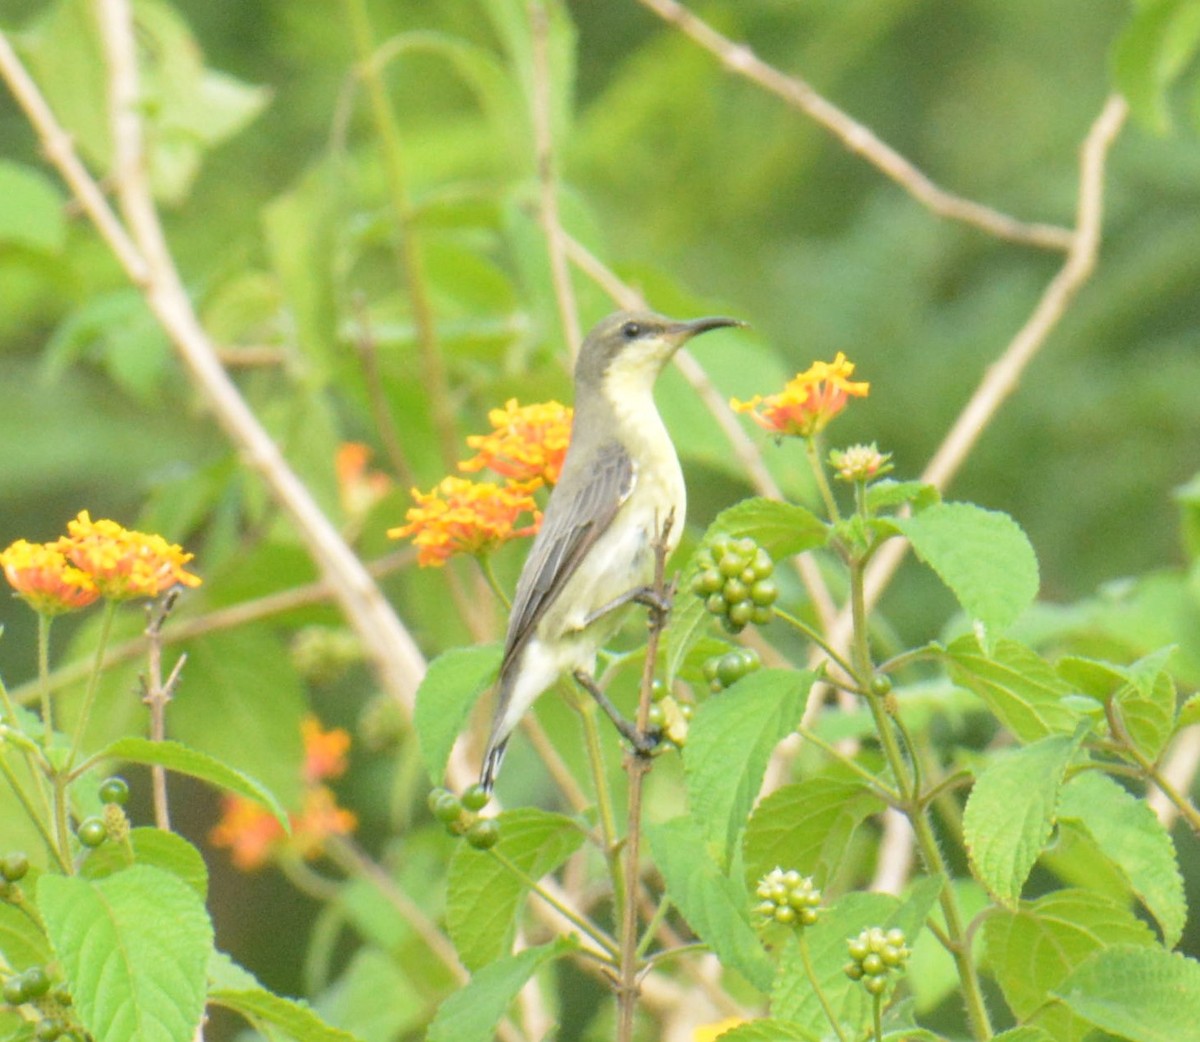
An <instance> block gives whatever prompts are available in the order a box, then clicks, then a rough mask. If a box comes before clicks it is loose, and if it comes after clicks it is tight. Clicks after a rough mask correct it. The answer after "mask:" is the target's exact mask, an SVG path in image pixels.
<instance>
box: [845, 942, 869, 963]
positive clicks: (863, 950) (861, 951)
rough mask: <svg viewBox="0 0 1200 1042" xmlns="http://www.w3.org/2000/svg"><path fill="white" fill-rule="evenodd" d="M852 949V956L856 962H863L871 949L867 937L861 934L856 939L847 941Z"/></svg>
mask: <svg viewBox="0 0 1200 1042" xmlns="http://www.w3.org/2000/svg"><path fill="white" fill-rule="evenodd" d="M847 944H848V947H849V949H850V958H852V959H853V960H854V961H855V962H862V961H863V959H865V958H866V957H867V955H868V954H869V953H870V951H871V949H870V948H868V947H867V942H866V939H865V938H864V937H862V936H859V937H858V938H857V939H856V940H853V941H849V942H847Z"/></svg>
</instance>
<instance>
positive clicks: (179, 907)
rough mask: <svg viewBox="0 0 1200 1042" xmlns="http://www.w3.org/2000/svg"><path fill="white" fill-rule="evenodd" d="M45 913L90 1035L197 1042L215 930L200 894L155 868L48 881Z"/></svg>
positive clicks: (41, 899)
mask: <svg viewBox="0 0 1200 1042" xmlns="http://www.w3.org/2000/svg"><path fill="white" fill-rule="evenodd" d="M37 903H38V909H39V911H40V912H41V914H42V919H43V921H44V922H45V924H46V931H47V933H48V934H49V935H50V940H51V943H52V944H53V945H54V951H55V955H56V956H57V958H58V960H59V962H60V964H61V966H62V968H63V974H64V976H65V977H66V980H67V983H68V985H69V986H70V989H71V996H72V998H73V999H74V1009H75V1011H76V1012H77V1013H78V1015H79V1018H80V1020H81V1021H82V1023H83V1025H84V1027H86V1028H87V1030H88V1031H89V1032H91V1034H92V1035H94V1036H95V1037H96V1038H97V1039H99V1040H103V1042H110V1040H111V1042H116V1040H117V1039H120V1040H121V1042H190V1040H191V1039H192V1038H193V1037H194V1035H195V1032H196V1029H197V1027H199V1025H200V1020H201V1017H202V1015H203V1012H204V998H205V991H206V987H205V981H206V970H207V966H208V960H209V954H210V952H211V950H212V941H213V933H212V924H211V923H210V922H209V918H208V913H207V912H206V911H205V910H204V903H203V902H202V901H201V900H200V897H199V895H198V894H197V893H196V891H195V890H194V889H192V887H190V886H188V885H187V884H186V883H184V882H183V881H182V880H180V879H177V878H176V877H175V876H173V875H171V874H170V873H169V872H164V871H162V870H161V869H157V868H153V867H151V866H149V865H134V866H133V867H132V868H128V869H126V870H125V871H124V872H119V873H117V874H116V875H112V876H109V877H108V878H106V879H101V880H99V881H97V882H91V881H89V880H86V879H81V878H80V877H78V876H43V877H42V879H41V880H40V881H39V883H38V891H37Z"/></svg>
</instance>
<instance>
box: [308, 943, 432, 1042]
mask: <svg viewBox="0 0 1200 1042" xmlns="http://www.w3.org/2000/svg"><path fill="white" fill-rule="evenodd" d="M425 951H428V949H425ZM422 983H423V982H422V981H418V980H414V979H413V976H412V974H411V973H409V972H408V967H407V966H406V965H405V964H404V962H403V961H402V960H400V959H397V958H396V956H395V955H394V954H393V953H392V952H388V951H383V950H380V949H379V948H372V947H363V948H360V949H359V950H358V951H357V952H355V953H354V955H353V956H352V957H351V959H350V964H349V966H347V967H346V971H345V972H344V973H343V974H342V975H341V976H340V977H338V979H337V980H336V981H335V982H334V983H333V985H332V986H331V987H330V988H328V989H327V990H326V991H325V993H324V994H323V995H322V996H321V1013H322V1014H323V1015H324V1016H325V1017H326V1018H327V1019H328V1020H331V1021H333V1023H335V1024H338V1025H339V1026H341V1027H342V1028H344V1029H345V1030H347V1031H349V1032H351V1033H352V1034H356V1035H361V1036H362V1037H363V1038H365V1039H367V1040H368V1042H374V1040H376V1039H394V1038H399V1037H402V1036H403V1035H405V1034H406V1033H409V1032H413V1031H415V1030H417V1029H418V1028H420V1027H422V1026H423V1025H424V1024H425V1023H426V1022H427V1021H428V1019H429V992H428V991H427V990H425V989H423V988H422Z"/></svg>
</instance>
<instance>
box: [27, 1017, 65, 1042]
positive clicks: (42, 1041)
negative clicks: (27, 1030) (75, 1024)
mask: <svg viewBox="0 0 1200 1042" xmlns="http://www.w3.org/2000/svg"><path fill="white" fill-rule="evenodd" d="M62 1030H63V1029H62V1025H61V1024H60V1023H59V1022H58V1021H57V1020H51V1019H50V1018H49V1017H47V1018H46V1019H45V1020H40V1021H38V1026H37V1027H36V1028H35V1029H34V1032H33V1037H34V1038H35V1039H37V1042H55V1039H57V1038H60V1037H61V1036H62Z"/></svg>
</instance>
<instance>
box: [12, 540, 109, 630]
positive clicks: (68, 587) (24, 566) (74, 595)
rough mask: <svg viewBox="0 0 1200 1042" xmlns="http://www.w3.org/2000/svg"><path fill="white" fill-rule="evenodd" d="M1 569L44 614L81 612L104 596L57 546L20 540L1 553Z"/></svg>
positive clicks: (33, 606) (19, 590)
mask: <svg viewBox="0 0 1200 1042" xmlns="http://www.w3.org/2000/svg"><path fill="white" fill-rule="evenodd" d="M0 567H3V568H4V577H5V578H6V579H7V580H8V584H9V585H10V586H11V587H12V588H13V589H14V590H16V591H17V594H18V595H19V596H20V597H22V598H23V599H24V600H25V602H26V603H27V604H28V605H29V606H30V607H31V608H33V610H34V611H36V612H38V613H39V614H41V615H61V614H63V612H68V611H77V610H78V609H80V608H86V607H87V606H88V605H89V604H91V603H92V602H93V601H94V600H96V598H98V597H99V596H100V591H99V590H98V589H97V588H96V583H95V582H94V581H93V580H92V577H91V576H90V575H87V574H85V573H84V572H81V571H80V570H79V569H78V568H76V567H75V566H74V565H73V564H71V562H70V561H68V560H67V558H66V555H65V554H64V553H63V552H62V550H60V549H59V548H58V545H57V544H56V543H29V542H26V541H25V540H24V539H18V540H17V541H16V542H15V543H12V544H11V545H10V546H9V547H8V549H6V550H4V551H3V552H2V553H0Z"/></svg>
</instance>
